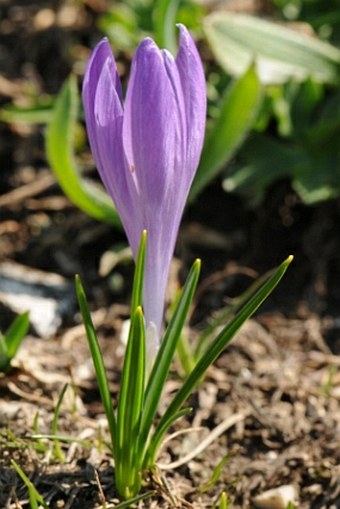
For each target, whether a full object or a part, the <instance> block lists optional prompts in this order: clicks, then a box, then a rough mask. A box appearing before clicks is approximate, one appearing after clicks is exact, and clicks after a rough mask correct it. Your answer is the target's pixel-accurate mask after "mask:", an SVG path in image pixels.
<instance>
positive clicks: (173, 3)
mask: <svg viewBox="0 0 340 509" xmlns="http://www.w3.org/2000/svg"><path fill="white" fill-rule="evenodd" d="M180 2H181V0H157V1H156V2H155V5H154V11H153V13H154V34H155V39H156V41H157V44H158V45H159V46H160V47H161V48H167V49H168V50H169V51H171V53H172V54H175V53H176V48H177V42H176V41H177V37H176V36H177V34H176V14H177V11H178V7H179V4H180Z"/></svg>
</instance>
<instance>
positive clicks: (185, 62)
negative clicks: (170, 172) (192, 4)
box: [176, 24, 207, 178]
mask: <svg viewBox="0 0 340 509" xmlns="http://www.w3.org/2000/svg"><path fill="white" fill-rule="evenodd" d="M178 27H179V29H180V45H179V51H178V54H177V57H176V64H177V68H178V71H179V75H180V80H181V84H182V90H183V96H184V103H185V110H186V118H187V128H188V133H187V139H188V152H187V164H188V167H187V172H188V175H190V176H191V178H193V177H194V173H195V172H196V170H197V166H198V163H199V158H200V155H201V150H202V145H203V139H204V132H205V118H206V107H207V104H206V103H207V99H206V86H205V78H204V71H203V66H202V62H201V58H200V56H199V53H198V51H197V48H196V45H195V43H194V41H193V39H192V37H191V35H190V33H189V32H188V30H187V29H186V27H185V26H184V25H181V24H179V25H178Z"/></svg>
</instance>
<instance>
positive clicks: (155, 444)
mask: <svg viewBox="0 0 340 509" xmlns="http://www.w3.org/2000/svg"><path fill="white" fill-rule="evenodd" d="M191 412H192V408H191V407H187V408H182V409H181V410H179V411H178V412H175V413H174V414H172V415H169V416H168V418H167V419H163V418H162V419H161V422H160V423H159V424H158V425H157V428H156V433H155V435H154V436H153V438H152V444H151V447H149V448H148V449H147V450H146V454H145V456H144V468H146V467H148V466H149V467H150V466H152V465H153V464H154V463H155V461H154V460H153V457H154V454H155V451H156V452H158V450H159V448H160V446H161V445H162V440H163V437H164V435H165V434H166V432H167V431H168V429H169V428H170V426H172V425H173V424H174V422H176V421H178V419H181V418H182V417H184V416H185V415H188V414H190V413H191Z"/></svg>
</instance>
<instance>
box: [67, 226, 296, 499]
mask: <svg viewBox="0 0 340 509" xmlns="http://www.w3.org/2000/svg"><path fill="white" fill-rule="evenodd" d="M145 252H146V232H144V233H143V235H142V238H141V243H140V248H139V253H138V257H137V262H136V271H135V277H134V284H133V292H132V306H131V325H130V332H129V338H128V343H127V347H126V354H125V360H124V366H123V372H122V380H121V387H120V393H119V400H118V408H117V416H116V414H115V411H114V409H113V404H112V401H111V397H110V392H109V386H108V380H107V376H106V372H105V366H104V362H103V358H102V354H101V351H100V348H99V344H98V339H97V337H96V332H95V329H94V327H93V323H92V320H91V316H90V313H89V310H88V305H87V302H86V297H85V294H84V290H83V288H82V285H81V283H80V279H79V277H77V279H76V289H77V296H78V301H79V306H80V309H81V313H82V316H83V320H84V325H85V329H86V333H87V338H88V342H89V346H90V350H91V354H92V358H93V363H94V366H95V371H96V375H97V381H98V385H99V390H100V394H101V397H102V401H103V405H104V409H105V413H106V415H107V418H108V421H109V429H110V434H111V443H112V453H113V456H114V460H115V482H116V487H117V490H118V492H119V493H120V495H121V496H122V497H123V498H130V497H134V496H135V495H137V493H138V492H139V489H140V486H141V481H142V472H143V470H144V469H146V468H151V467H152V466H153V465H154V464H155V461H156V457H157V453H158V450H159V447H160V445H161V443H162V440H163V438H164V435H165V433H166V432H167V431H168V429H169V427H170V426H171V425H172V424H173V423H174V422H175V421H176V420H177V419H179V418H180V417H182V416H183V415H185V414H187V413H188V412H190V409H189V408H185V407H184V404H185V402H186V400H187V399H188V397H189V396H190V394H191V393H192V391H193V390H194V389H195V387H196V386H197V384H198V383H199V381H200V380H201V378H202V376H203V375H204V373H205V372H206V370H207V369H208V367H209V366H210V365H211V364H212V363H213V362H214V361H215V360H216V358H217V357H218V356H219V355H220V354H221V352H222V351H223V350H224V348H225V347H226V346H227V345H228V344H229V342H230V341H231V340H232V338H233V337H234V335H235V334H236V332H237V331H238V330H239V328H240V327H241V326H242V324H243V323H244V322H245V321H246V320H247V319H248V318H249V317H250V316H251V315H252V314H253V313H254V312H255V311H256V310H257V309H258V307H259V306H260V305H261V303H262V302H263V301H264V300H265V299H266V298H267V296H268V295H269V294H270V293H271V292H272V291H273V289H274V288H275V286H276V285H277V284H278V282H279V281H280V279H281V278H282V276H283V275H284V273H285V271H286V269H287V267H288V265H289V264H290V262H291V260H292V257H289V258H288V259H287V260H286V261H285V262H283V263H282V264H281V265H280V266H279V267H278V269H276V270H275V271H273V273H272V274H270V276H269V277H268V278H267V279H266V280H265V281H264V282H263V284H262V285H261V286H260V287H259V288H258V289H257V291H256V292H255V293H254V292H253V293H252V295H251V296H250V297H249V299H248V300H247V302H246V303H245V304H244V306H243V307H242V308H241V309H240V310H239V312H238V313H237V314H236V316H234V317H233V319H231V320H230V321H229V323H228V324H227V325H226V326H225V327H224V329H223V330H222V332H221V333H220V334H219V335H218V336H217V338H215V339H214V340H213V341H212V342H211V344H210V346H209V348H208V349H207V350H206V351H205V352H204V353H203V354H202V356H201V357H200V359H199V360H198V362H197V364H196V365H195V367H194V368H193V370H192V371H191V372H190V373H189V374H188V376H187V377H186V378H185V379H184V381H183V385H182V386H181V387H180V388H179V390H178V391H177V392H176V393H175V395H174V397H173V399H172V401H171V403H170V405H169V406H168V408H167V410H166V411H165V413H164V414H163V415H162V416H161V418H160V419H159V421H158V423H157V424H155V422H154V421H155V416H156V412H157V409H158V405H159V401H160V398H161V396H162V392H163V388H164V384H165V382H166V379H167V376H168V373H169V369H170V365H171V362H172V360H173V357H174V354H175V351H176V346H177V344H178V341H179V339H180V337H181V334H182V330H183V326H184V323H185V320H186V317H187V314H188V311H189V308H190V305H191V302H192V299H193V295H194V292H195V289H196V286H197V282H198V277H199V272H200V262H199V260H197V261H196V262H195V263H194V265H193V267H192V269H191V271H190V273H189V275H188V278H187V281H186V283H185V285H184V287H183V290H182V292H181V295H180V297H179V298H178V301H177V302H176V304H175V306H174V310H173V314H172V317H171V319H170V321H169V324H168V327H167V328H166V331H165V334H164V336H163V340H162V342H161V346H160V348H159V350H158V352H157V355H156V358H155V359H151V360H152V361H153V363H152V368H151V371H150V374H149V375H148V376H147V374H146V353H145V350H146V346H145V342H146V338H145V325H144V316H143V311H142V308H141V305H140V304H141V299H142V288H143V277H144V265H145ZM221 468H222V466H221ZM217 475H218V471H217Z"/></svg>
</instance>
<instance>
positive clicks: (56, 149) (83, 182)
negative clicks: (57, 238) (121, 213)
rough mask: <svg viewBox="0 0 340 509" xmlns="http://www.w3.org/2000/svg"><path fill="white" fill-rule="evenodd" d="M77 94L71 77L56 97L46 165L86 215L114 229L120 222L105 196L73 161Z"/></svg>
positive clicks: (47, 135) (73, 79) (49, 131)
mask: <svg viewBox="0 0 340 509" xmlns="http://www.w3.org/2000/svg"><path fill="white" fill-rule="evenodd" d="M78 105H79V98H78V91H77V83H76V79H75V77H74V76H71V77H70V78H69V79H68V80H67V81H66V82H65V84H64V86H63V88H62V90H61V92H60V94H59V96H58V97H57V100H56V104H55V108H54V111H53V117H52V120H51V122H50V124H49V125H48V128H47V133H46V154H47V159H48V162H49V164H50V165H51V168H52V170H53V172H54V174H55V176H56V178H57V180H58V182H59V185H60V187H61V188H62V190H63V191H64V193H65V194H66V196H68V198H69V199H70V200H71V201H72V202H73V203H74V204H75V205H76V206H77V207H79V208H80V209H81V210H83V211H84V212H85V213H86V214H88V215H89V216H91V217H94V218H95V219H97V220H99V221H104V222H108V223H111V224H114V225H115V226H119V225H120V220H119V217H118V214H117V211H116V209H115V208H114V206H113V204H112V202H111V199H110V198H109V196H108V195H107V194H106V193H105V192H104V191H103V190H102V189H101V188H100V187H97V185H96V184H95V183H93V182H91V181H90V180H88V179H85V178H83V177H82V176H81V175H80V173H79V171H78V169H77V166H76V162H75V157H74V130H75V126H76V122H77V113H78Z"/></svg>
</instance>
